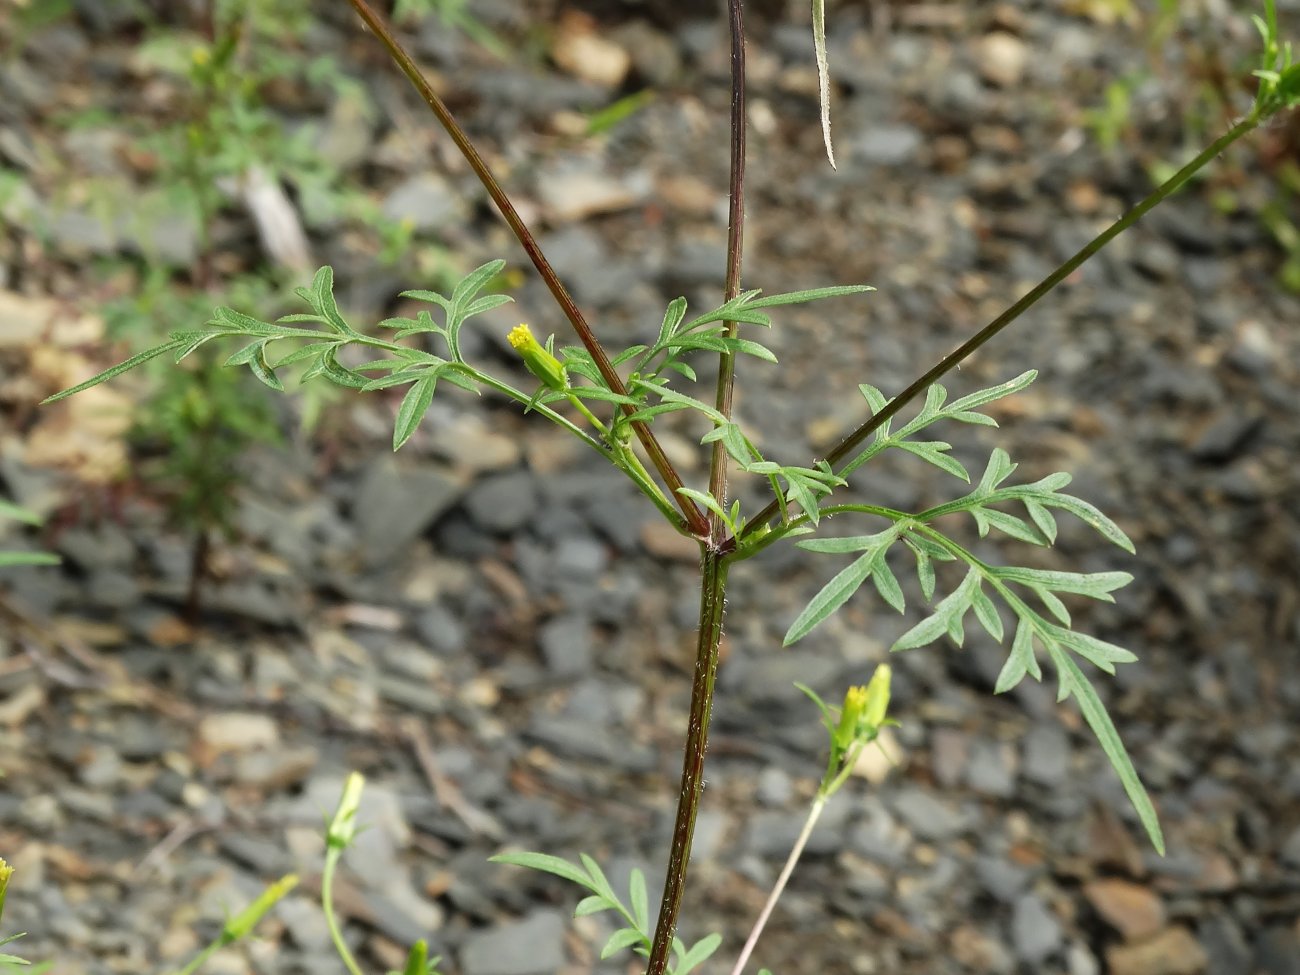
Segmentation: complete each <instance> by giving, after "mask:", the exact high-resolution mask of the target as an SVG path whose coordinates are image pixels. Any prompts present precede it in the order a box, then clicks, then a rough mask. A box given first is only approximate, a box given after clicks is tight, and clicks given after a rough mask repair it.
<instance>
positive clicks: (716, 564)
mask: <svg viewBox="0 0 1300 975" xmlns="http://www.w3.org/2000/svg"><path fill="white" fill-rule="evenodd" d="M732 2H738V0H732ZM701 549H702V551H703V555H702V557H701V561H700V576H701V579H700V630H699V634H698V636H697V638H696V648H695V679H694V681H693V683H692V685H691V714H690V718H689V719H688V721H687V725H686V749H685V752H684V755H683V758H682V780H681V789H680V791H679V792H678V795H677V819H676V821H675V823H674V825H673V841H672V847H671V848H670V850H669V852H668V872H667V876H666V877H665V879H664V896H663V900H662V901H660V902H659V922H658V924H656V925H655V936H654V942H653V943H652V945H651V948H650V960H649V962H648V964H647V966H646V975H664V972H665V971H666V970H667V968H668V956H669V953H670V951H671V949H672V943H673V934H674V933H675V932H676V930H677V916H678V914H679V913H680V911H681V908H682V895H683V894H684V893H685V891H686V868H687V865H688V864H689V863H690V859H691V840H692V839H693V838H694V836H695V819H696V814H697V813H698V811H699V808H700V794H701V793H702V792H703V791H704V753H705V750H706V748H707V746H708V741H709V719H710V718H711V717H712V716H713V685H714V681H715V679H716V678H717V676H718V647H719V645H720V643H721V641H722V615H723V610H724V605H725V603H726V598H725V597H726V591H727V560H726V558H725V557H724V556H721V555H719V554H718V553H717V552H716V551H714V550H713V549H711V548H710V547H708V546H701Z"/></svg>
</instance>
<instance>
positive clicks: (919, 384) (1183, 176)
mask: <svg viewBox="0 0 1300 975" xmlns="http://www.w3.org/2000/svg"><path fill="white" fill-rule="evenodd" d="M1260 120H1261V117H1260V116H1259V115H1258V113H1252V114H1250V115H1248V116H1246V117H1245V118H1244V119H1242V120H1241V121H1240V122H1238V123H1237V124H1236V125H1235V126H1233V127H1232V128H1231V129H1229V130H1228V131H1227V132H1225V133H1224V134H1223V135H1221V136H1219V138H1217V139H1215V140H1214V142H1212V143H1211V144H1210V145H1209V146H1208V147H1207V148H1206V149H1205V150H1204V151H1202V152H1201V153H1200V154H1199V155H1198V156H1197V157H1196V158H1195V159H1193V160H1192V161H1191V162H1189V163H1188V164H1187V165H1186V166H1184V167H1183V168H1182V169H1180V170H1178V172H1176V173H1174V175H1173V176H1171V177H1169V179H1167V180H1165V182H1163V183H1161V184H1160V186H1158V187H1157V188H1156V189H1155V190H1154V191H1153V192H1152V193H1151V195H1150V196H1148V197H1146V199H1144V200H1142V202H1140V203H1139V204H1137V206H1135V207H1133V208H1132V209H1131V210H1129V211H1128V212H1127V213H1125V214H1124V215H1123V216H1122V217H1120V218H1119V219H1118V220H1116V221H1115V222H1114V223H1112V224H1111V225H1110V226H1109V227H1107V228H1106V229H1105V230H1103V231H1102V232H1101V233H1099V234H1098V235H1097V236H1096V237H1094V238H1093V239H1092V240H1091V241H1089V242H1088V243H1087V244H1085V245H1084V246H1083V248H1082V249H1081V250H1080V251H1079V252H1078V253H1077V254H1075V255H1074V256H1073V257H1071V258H1070V259H1069V260H1068V261H1066V262H1065V263H1064V264H1062V265H1061V266H1060V267H1058V268H1057V269H1056V270H1055V271H1053V272H1052V273H1051V274H1049V275H1048V276H1047V277H1045V278H1044V279H1043V280H1042V281H1040V282H1039V283H1038V285H1037V286H1035V287H1034V289H1033V290H1032V291H1030V292H1029V293H1028V294H1026V295H1025V296H1024V297H1023V298H1021V299H1020V300H1019V301H1017V302H1016V303H1015V304H1013V305H1012V306H1011V307H1010V308H1008V309H1007V310H1006V311H1004V312H1003V313H1002V314H1001V315H999V316H998V317H997V318H995V319H994V320H993V321H991V322H989V324H987V325H985V326H984V327H983V328H982V329H980V330H979V331H978V332H976V333H975V334H974V335H972V336H971V337H970V338H969V339H967V340H966V341H965V342H963V343H962V344H961V345H960V346H958V347H957V348H956V349H954V350H953V351H952V352H949V353H948V354H947V355H946V356H944V357H943V358H942V359H940V360H939V361H938V362H937V363H935V365H934V366H933V367H931V368H930V369H929V370H928V371H927V372H926V373H925V374H924V375H922V376H920V377H919V378H917V379H916V380H915V381H914V382H913V383H912V384H911V385H910V386H908V387H907V388H906V389H905V390H903V391H902V392H901V393H899V394H898V395H897V396H895V397H894V398H893V399H892V400H890V401H889V404H888V405H887V406H886V407H885V408H884V409H882V410H881V411H880V412H879V413H877V414H876V415H875V416H873V417H872V418H871V419H869V420H867V421H866V422H865V423H863V424H862V425H861V426H859V427H858V428H857V429H856V430H854V431H853V432H852V433H850V434H849V435H848V436H847V437H845V438H844V439H843V440H841V441H840V443H839V444H838V445H837V446H836V447H835V449H834V450H832V451H831V452H830V453H829V454H827V455H826V461H827V463H829V464H830V465H831V466H832V467H835V466H836V465H837V464H839V463H840V462H841V461H843V460H845V459H846V458H847V457H849V455H850V454H852V453H853V451H854V450H855V449H856V448H857V447H858V445H859V444H861V443H862V442H863V441H864V440H866V439H867V437H869V436H871V435H872V434H873V433H875V432H876V431H877V430H878V429H880V427H882V426H883V425H884V424H885V421H887V420H889V419H890V418H891V417H893V416H894V415H895V414H897V413H898V412H899V411H900V410H901V409H902V408H903V407H904V406H906V405H907V404H908V403H910V402H911V401H912V400H914V399H916V398H917V397H918V396H920V395H921V394H922V393H924V392H925V391H926V390H927V389H929V388H930V387H931V386H933V385H934V384H935V383H936V382H938V381H939V380H940V379H941V378H943V376H945V375H946V374H947V373H949V372H951V371H952V370H953V369H955V368H956V367H957V366H959V365H961V363H962V362H964V361H965V360H966V359H968V358H969V357H970V356H971V355H972V354H973V353H974V352H975V351H976V350H977V349H979V348H980V346H982V345H984V343H985V342H987V341H988V340H989V339H991V338H993V336H995V335H997V334H998V333H999V332H1000V331H1002V330H1003V329H1004V328H1006V327H1007V326H1008V325H1010V324H1011V323H1012V322H1014V321H1015V320H1016V319H1017V318H1019V317H1020V316H1021V315H1023V314H1024V313H1025V312H1026V311H1028V310H1029V309H1030V308H1031V307H1033V306H1034V305H1035V304H1037V302H1038V301H1039V299H1040V298H1042V297H1043V296H1044V295H1046V294H1047V293H1048V292H1049V291H1051V290H1052V289H1053V288H1055V287H1056V286H1057V285H1058V284H1060V283H1061V282H1062V281H1064V280H1065V279H1066V278H1068V277H1069V276H1070V275H1071V274H1073V273H1074V272H1075V271H1076V270H1078V269H1079V267H1080V266H1081V265H1082V264H1083V263H1084V262H1085V261H1087V260H1088V258H1090V257H1092V256H1093V255H1094V254H1096V253H1097V252H1098V251H1099V250H1101V249H1102V248H1103V247H1105V246H1106V245H1107V244H1109V243H1110V242H1111V241H1112V240H1113V239H1114V238H1115V237H1117V236H1119V235H1120V234H1121V233H1123V232H1124V231H1125V230H1127V229H1128V228H1129V227H1131V226H1132V225H1133V224H1135V223H1137V222H1138V220H1140V219H1141V218H1142V217H1143V216H1145V215H1146V213H1147V212H1148V211H1149V210H1151V209H1152V208H1153V207H1154V206H1156V205H1157V204H1158V203H1161V202H1163V201H1164V200H1166V199H1167V198H1168V197H1170V196H1172V195H1173V194H1174V193H1175V192H1176V191H1177V190H1178V189H1179V188H1180V187H1181V186H1182V185H1183V184H1184V183H1186V182H1187V181H1188V180H1189V179H1191V178H1192V177H1193V176H1194V175H1196V173H1197V171H1198V170H1200V169H1202V168H1203V167H1204V166H1205V165H1206V164H1207V163H1209V162H1210V161H1211V160H1212V159H1213V158H1214V157H1215V156H1217V155H1218V154H1219V153H1221V152H1223V150H1225V149H1227V148H1228V146H1230V145H1232V143H1234V142H1236V141H1237V140H1238V139H1240V138H1241V137H1242V136H1244V135H1246V134H1247V133H1248V132H1250V131H1251V130H1252V129H1254V128H1255V127H1256V126H1257V125H1258V124H1259V123H1260ZM777 510H778V505H777V503H776V502H775V501H773V502H771V503H770V504H768V506H767V507H766V508H764V509H763V510H762V511H760V512H759V513H758V514H757V515H755V516H754V518H753V519H752V520H751V521H750V523H749V525H748V527H747V528H746V529H745V531H744V532H743V533H742V536H741V537H742V538H744V537H746V536H748V535H750V534H751V533H752V532H754V531H757V530H758V528H759V527H760V526H762V525H766V524H767V523H768V522H769V521H770V520H771V519H772V517H773V516H774V515H775V514H776V513H777ZM735 544H736V540H735V539H731V540H729V541H728V542H726V543H725V544H724V545H723V551H730V550H731V549H732V548H733V547H734V546H735Z"/></svg>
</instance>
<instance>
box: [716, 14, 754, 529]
mask: <svg viewBox="0 0 1300 975" xmlns="http://www.w3.org/2000/svg"><path fill="white" fill-rule="evenodd" d="M727 6H728V12H729V15H730V16H729V20H730V24H731V184H730V185H731V205H730V210H729V213H728V218H727V285H726V297H725V298H724V299H723V300H724V301H730V300H731V299H732V298H734V297H736V295H738V294H740V264H741V257H742V255H743V252H744V246H745V245H744V238H745V129H746V126H745V20H744V3H743V0H728V4H727ZM737 327H738V326H737V323H736V322H727V336H728V338H733V339H734V338H735V337H736V331H737ZM735 383H736V356H735V353H732V352H723V353H721V355H720V356H719V360H718V386H717V393H716V395H715V396H714V407H715V408H716V409H717V411H718V412H719V413H721V414H722V415H723V416H724V417H726V418H727V419H728V420H730V419H731V409H732V406H731V401H732V392H733V390H734V389H735ZM727 463H728V454H727V450H726V448H725V447H724V446H723V445H722V441H720V440H716V441H714V443H713V452H712V454H711V455H710V458H709V493H710V494H712V495H713V496H714V497H715V498H717V499H718V504H720V505H721V506H722V507H723V508H726V506H727ZM709 531H710V537H712V538H720V537H721V535H722V518H721V517H720V516H719V515H718V514H717V513H716V512H711V513H710V514H709Z"/></svg>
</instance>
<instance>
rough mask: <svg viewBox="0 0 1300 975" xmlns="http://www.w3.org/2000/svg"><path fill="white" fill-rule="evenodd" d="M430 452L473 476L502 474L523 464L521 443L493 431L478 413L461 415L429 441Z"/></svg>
mask: <svg viewBox="0 0 1300 975" xmlns="http://www.w3.org/2000/svg"><path fill="white" fill-rule="evenodd" d="M429 446H430V449H431V450H433V452H434V453H436V454H438V455H439V456H441V457H443V458H445V459H446V460H447V462H448V463H450V464H451V465H452V466H454V467H455V468H457V469H458V470H463V471H466V472H467V473H470V474H480V473H484V472H486V471H501V470H507V469H509V468H511V467H515V466H517V465H518V463H519V452H520V451H519V442H518V441H517V440H516V439H515V438H514V437H508V436H506V435H505V434H503V433H500V432H498V431H496V430H493V429H492V428H491V427H490V426H488V424H487V423H485V422H484V420H483V418H482V417H481V416H479V415H478V414H475V413H466V414H462V415H461V416H458V417H457V418H456V419H455V420H454V421H453V422H451V423H449V424H447V425H446V426H441V427H439V428H438V429H437V430H436V431H434V433H433V435H432V436H431V437H430V438H429Z"/></svg>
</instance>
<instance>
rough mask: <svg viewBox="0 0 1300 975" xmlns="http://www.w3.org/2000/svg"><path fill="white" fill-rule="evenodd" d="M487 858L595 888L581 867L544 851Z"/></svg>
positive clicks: (501, 854) (499, 854)
mask: <svg viewBox="0 0 1300 975" xmlns="http://www.w3.org/2000/svg"><path fill="white" fill-rule="evenodd" d="M488 860H489V861H491V862H492V863H509V864H511V865H513V866H516V867H527V868H528V869H529V870H540V871H541V872H542V873H551V874H554V875H555V876H557V877H563V878H564V879H565V880H569V881H572V882H573V883H575V884H577V885H578V886H579V887H585V888H586V889H587V890H595V888H594V887H593V886H592V884H591V881H590V880H589V879H588V878H587V874H586V873H585V872H584V871H583V870H582V868H581V867H577V866H575V865H574V864H572V863H570V862H569V861H568V860H562V859H561V858H560V857H554V856H550V855H549V854H546V853H498V854H497V855H496V856H492V857H488Z"/></svg>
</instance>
